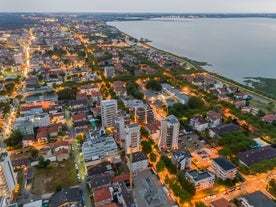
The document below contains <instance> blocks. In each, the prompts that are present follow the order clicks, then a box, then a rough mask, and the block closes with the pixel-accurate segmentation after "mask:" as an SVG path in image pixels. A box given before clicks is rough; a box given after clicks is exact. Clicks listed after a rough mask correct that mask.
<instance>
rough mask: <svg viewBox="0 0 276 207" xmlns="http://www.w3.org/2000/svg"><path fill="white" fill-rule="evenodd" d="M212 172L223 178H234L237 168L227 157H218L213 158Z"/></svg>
mask: <svg viewBox="0 0 276 207" xmlns="http://www.w3.org/2000/svg"><path fill="white" fill-rule="evenodd" d="M211 169H212V172H213V173H214V174H215V175H216V176H217V177H219V178H221V179H222V180H226V179H231V180H232V179H234V178H235V177H236V174H237V168H236V166H235V165H233V164H232V163H231V162H229V161H228V160H227V159H226V158H225V157H223V156H221V157H217V158H214V159H213V162H212V165H211Z"/></svg>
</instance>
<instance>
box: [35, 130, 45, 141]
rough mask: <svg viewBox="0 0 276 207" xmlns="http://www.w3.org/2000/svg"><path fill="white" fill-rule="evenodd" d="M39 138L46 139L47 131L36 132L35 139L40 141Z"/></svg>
mask: <svg viewBox="0 0 276 207" xmlns="http://www.w3.org/2000/svg"><path fill="white" fill-rule="evenodd" d="M41 137H46V138H47V137H48V132H47V131H43V132H38V133H37V134H36V138H37V139H40V138H41Z"/></svg>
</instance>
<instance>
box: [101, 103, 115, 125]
mask: <svg viewBox="0 0 276 207" xmlns="http://www.w3.org/2000/svg"><path fill="white" fill-rule="evenodd" d="M117 111H118V105H117V100H115V99H111V100H103V101H101V115H102V127H113V126H114V118H115V116H116V114H117Z"/></svg>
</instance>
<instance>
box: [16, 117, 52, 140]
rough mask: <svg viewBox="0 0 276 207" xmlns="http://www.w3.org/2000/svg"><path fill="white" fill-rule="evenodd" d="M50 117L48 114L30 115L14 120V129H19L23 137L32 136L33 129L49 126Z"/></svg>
mask: <svg viewBox="0 0 276 207" xmlns="http://www.w3.org/2000/svg"><path fill="white" fill-rule="evenodd" d="M50 124H51V122H50V116H49V114H48V113H41V114H35V115H34V114H32V115H27V116H24V117H19V118H17V119H15V122H14V126H13V128H14V129H19V130H20V132H21V133H22V134H23V135H29V134H34V132H33V128H34V127H46V126H50Z"/></svg>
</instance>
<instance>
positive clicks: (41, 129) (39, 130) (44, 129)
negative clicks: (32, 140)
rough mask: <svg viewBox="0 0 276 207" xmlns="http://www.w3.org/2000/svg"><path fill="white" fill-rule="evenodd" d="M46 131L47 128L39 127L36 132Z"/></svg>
mask: <svg viewBox="0 0 276 207" xmlns="http://www.w3.org/2000/svg"><path fill="white" fill-rule="evenodd" d="M47 131H48V127H39V128H38V130H37V132H47Z"/></svg>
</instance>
